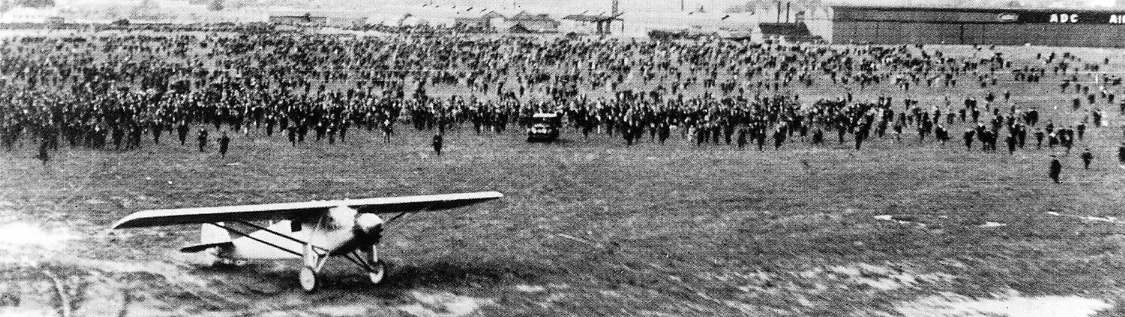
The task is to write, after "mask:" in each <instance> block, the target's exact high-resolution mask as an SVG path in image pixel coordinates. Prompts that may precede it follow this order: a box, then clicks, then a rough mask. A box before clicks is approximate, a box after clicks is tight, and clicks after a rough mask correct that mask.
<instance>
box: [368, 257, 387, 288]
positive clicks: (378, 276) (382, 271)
mask: <svg viewBox="0 0 1125 317" xmlns="http://www.w3.org/2000/svg"><path fill="white" fill-rule="evenodd" d="M386 273H387V266H386V264H384V263H383V261H379V262H375V264H374V265H372V266H371V269H370V271H367V278H369V279H371V284H375V285H378V284H379V283H380V282H382V281H383V277H385V276H386Z"/></svg>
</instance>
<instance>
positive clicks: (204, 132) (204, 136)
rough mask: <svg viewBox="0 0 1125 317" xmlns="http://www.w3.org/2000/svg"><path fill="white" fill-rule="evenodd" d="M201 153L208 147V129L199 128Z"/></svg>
mask: <svg viewBox="0 0 1125 317" xmlns="http://www.w3.org/2000/svg"><path fill="white" fill-rule="evenodd" d="M197 139H198V140H199V151H200V152H203V148H206V147H207V128H203V127H200V128H199V137H198V138H197Z"/></svg>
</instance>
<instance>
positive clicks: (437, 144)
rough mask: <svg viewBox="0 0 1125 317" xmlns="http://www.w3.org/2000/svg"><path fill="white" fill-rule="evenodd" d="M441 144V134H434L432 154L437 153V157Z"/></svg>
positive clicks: (439, 154)
mask: <svg viewBox="0 0 1125 317" xmlns="http://www.w3.org/2000/svg"><path fill="white" fill-rule="evenodd" d="M441 143H442V138H441V134H440V133H439V134H434V143H433V146H434V152H435V153H437V155H438V156H441Z"/></svg>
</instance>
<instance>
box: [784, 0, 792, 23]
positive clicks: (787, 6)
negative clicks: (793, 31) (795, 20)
mask: <svg viewBox="0 0 1125 317" xmlns="http://www.w3.org/2000/svg"><path fill="white" fill-rule="evenodd" d="M790 4H793V3H792V2H786V3H785V23H789V5H790Z"/></svg>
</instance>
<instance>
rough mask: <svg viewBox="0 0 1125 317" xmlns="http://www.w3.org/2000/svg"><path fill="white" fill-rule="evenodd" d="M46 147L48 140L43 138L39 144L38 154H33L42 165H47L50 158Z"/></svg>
mask: <svg viewBox="0 0 1125 317" xmlns="http://www.w3.org/2000/svg"><path fill="white" fill-rule="evenodd" d="M47 147H48V142H47V141H46V140H43V143H41V144H39V155H36V156H35V158H37V159H39V161H41V162H43V166H47V161H50V160H51V155H50V154H49V153H48V152H47Z"/></svg>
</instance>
